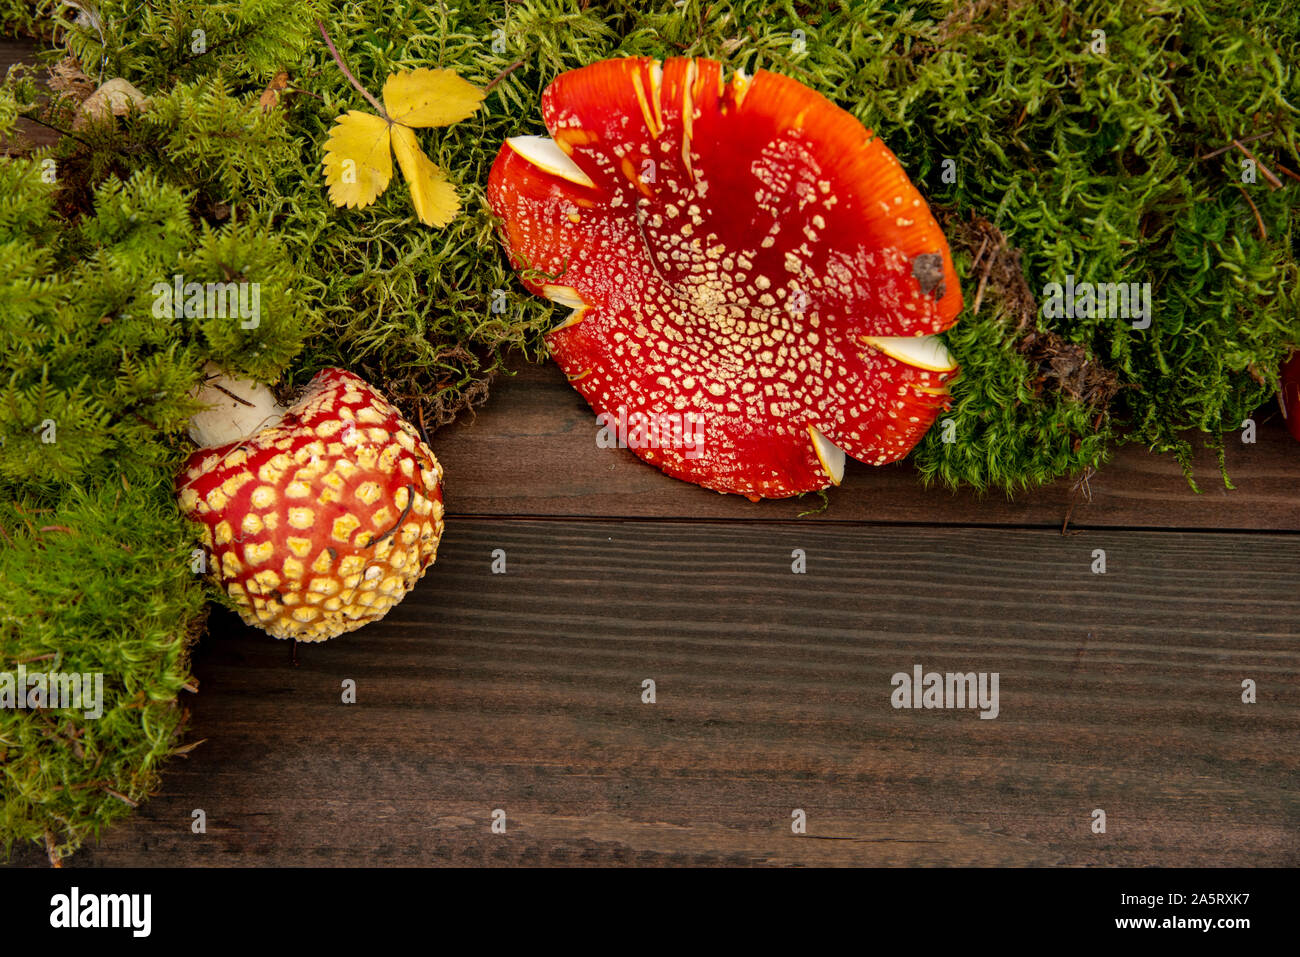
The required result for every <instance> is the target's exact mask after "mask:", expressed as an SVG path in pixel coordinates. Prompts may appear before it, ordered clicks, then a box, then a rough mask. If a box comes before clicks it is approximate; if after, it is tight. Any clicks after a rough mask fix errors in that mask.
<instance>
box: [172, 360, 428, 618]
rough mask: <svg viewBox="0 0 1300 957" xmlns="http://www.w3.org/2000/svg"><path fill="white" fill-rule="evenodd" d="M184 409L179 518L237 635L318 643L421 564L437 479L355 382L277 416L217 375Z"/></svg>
mask: <svg viewBox="0 0 1300 957" xmlns="http://www.w3.org/2000/svg"><path fill="white" fill-rule="evenodd" d="M210 371H216V370H211V367H210ZM197 398H198V400H199V402H200V403H202V404H203V405H205V406H206V407H207V410H206V411H204V412H200V413H199V414H198V415H197V416H195V417H194V419H192V420H191V422H190V432H191V435H192V436H193V437H194V439H195V441H196V442H198V443H199V445H201V446H204V448H200V449H199V450H198V451H196V452H194V454H192V455H191V456H190V457H189V459H188V460H187V461H186V463H185V466H184V468H183V469H182V470H181V473H180V475H179V476H178V478H177V493H178V497H179V500H180V506H181V511H183V512H184V513H185V515H186V516H188V517H189V518H191V519H194V520H196V521H198V522H200V523H201V525H202V529H203V532H202V534H203V543H204V545H205V546H206V547H207V551H208V554H209V557H210V574H211V576H212V577H213V579H214V580H215V581H216V582H217V583H218V584H219V585H220V586H221V587H222V588H223V589H224V590H225V592H226V594H227V595H229V596H230V597H231V599H233V601H234V603H235V607H236V610H237V611H238V612H239V615H240V617H241V618H243V619H244V621H246V622H248V624H250V625H255V626H257V627H259V628H262V629H264V630H265V631H267V632H268V633H269V634H271V635H274V636H275V637H276V638H293V639H296V640H298V641H324V640H325V639H327V638H333V637H334V636H336V635H340V634H343V633H344V632H347V631H353V630H355V629H357V628H360V627H361V626H362V625H364V624H366V623H367V622H370V621H375V620H377V619H379V618H382V617H383V616H384V615H385V614H386V613H387V612H388V609H390V608H391V607H392V606H393V605H395V604H397V603H398V602H399V601H401V600H402V598H403V596H404V595H405V594H406V593H407V592H408V591H410V589H411V588H412V586H414V584H415V583H416V581H418V580H419V579H420V577H421V576H422V575H423V574H424V572H425V569H427V568H428V567H429V565H431V564H432V563H433V560H434V557H435V555H436V554H437V551H438V539H439V538H440V537H441V536H442V489H441V481H442V469H441V467H440V466H439V465H438V461H437V459H435V458H434V457H433V453H432V452H431V451H430V450H429V447H428V446H427V445H425V443H424V442H423V441H422V440H421V439H420V436H419V433H418V432H417V431H416V430H415V427H414V426H412V425H411V424H410V423H409V422H407V421H405V420H404V419H403V418H402V417H401V416H400V415H399V414H398V413H397V410H396V409H394V408H393V407H392V406H391V405H389V403H388V402H386V401H385V400H384V398H383V396H381V395H380V394H379V393H378V392H377V391H376V390H375V389H373V388H372V387H371V386H369V385H367V384H366V383H365V382H364V381H363V380H362V379H360V378H358V377H357V376H355V375H353V374H352V373H350V372H346V371H344V370H343V369H325V370H323V371H322V372H320V373H318V374H317V375H316V377H315V378H314V379H312V380H311V382H310V383H309V384H308V386H307V388H306V390H305V391H304V392H303V393H302V395H301V397H300V398H299V399H298V401H297V402H296V403H295V404H294V405H292V406H291V407H289V408H287V409H286V408H284V407H283V406H281V405H279V404H278V403H277V402H276V401H275V397H274V396H273V395H272V394H271V391H270V390H269V389H268V388H267V387H266V386H264V385H261V384H260V383H256V382H246V381H244V382H232V381H230V380H228V379H226V378H225V377H224V376H221V375H220V374H219V372H218V373H217V374H214V375H213V376H212V377H210V378H209V379H208V381H207V382H206V384H205V386H204V387H203V389H202V390H201V391H200V392H199V394H198V396H197Z"/></svg>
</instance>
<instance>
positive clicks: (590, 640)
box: [0, 44, 1300, 866]
mask: <svg viewBox="0 0 1300 957" xmlns="http://www.w3.org/2000/svg"><path fill="white" fill-rule="evenodd" d="M14 51H15V47H14V46H13V45H12V44H11V45H9V46H8V47H4V46H3V45H0V61H4V60H5V59H6V58H8V59H9V60H11V61H12V60H13V59H16V58H18V57H19V55H21V51H19V53H18V54H15V52H14ZM3 65H4V63H3V62H0V67H3ZM1260 417H1261V420H1262V421H1261V425H1260V431H1259V441H1258V442H1257V443H1256V444H1254V445H1245V444H1242V443H1240V442H1233V443H1231V445H1230V448H1229V458H1228V464H1229V469H1230V472H1231V475H1232V478H1233V481H1234V482H1235V484H1236V486H1237V488H1236V490H1235V491H1228V490H1226V489H1225V488H1224V487H1223V484H1222V482H1221V481H1219V479H1218V477H1217V473H1216V470H1215V467H1214V463H1213V462H1212V460H1211V459H1210V457H1208V456H1205V457H1202V459H1201V462H1200V472H1199V478H1200V481H1201V484H1202V488H1203V489H1204V492H1203V493H1202V494H1200V495H1196V494H1193V493H1192V492H1191V491H1190V490H1189V489H1188V486H1187V484H1186V482H1185V481H1184V479H1183V477H1182V474H1181V471H1180V470H1179V468H1178V467H1177V465H1176V464H1175V463H1174V462H1173V461H1172V460H1171V459H1169V458H1156V457H1153V456H1150V455H1148V454H1146V453H1145V452H1144V451H1142V450H1141V449H1127V450H1125V451H1123V452H1122V453H1121V454H1120V455H1119V456H1118V457H1117V458H1116V460H1115V461H1114V462H1112V463H1111V464H1110V465H1109V466H1107V467H1106V468H1105V469H1104V470H1103V471H1102V472H1101V473H1100V474H1098V475H1097V476H1096V477H1094V478H1093V479H1092V481H1091V483H1090V492H1091V499H1090V501H1089V500H1088V497H1087V496H1086V495H1085V490H1084V489H1083V488H1082V487H1079V486H1076V485H1074V484H1072V483H1070V482H1062V483H1058V484H1057V485H1056V486H1053V487H1051V488H1048V489H1044V490H1040V491H1038V492H1035V493H1033V494H1027V495H1022V496H1019V497H1018V498H1017V499H1016V500H1015V501H1007V500H1006V499H1005V498H1004V497H1002V496H1000V495H991V496H987V497H985V498H982V499H981V498H979V497H976V496H974V495H971V494H957V495H954V494H951V493H949V492H946V491H943V490H938V489H933V490H928V491H927V490H924V489H922V488H920V487H919V485H918V482H917V479H916V476H915V473H914V472H912V471H911V470H910V468H909V467H907V466H904V465H899V466H891V467H886V468H881V469H873V468H870V467H867V466H862V465H858V464H857V463H853V462H850V464H849V472H848V475H847V477H846V480H845V483H844V485H843V486H842V487H841V488H840V489H838V490H833V491H832V492H831V493H830V507H829V508H828V509H827V510H826V511H825V512H823V513H821V514H819V515H816V516H810V517H804V518H800V517H798V516H799V512H801V511H804V510H806V509H807V508H809V507H810V503H809V502H808V501H807V500H805V501H802V502H793V501H785V502H765V503H761V504H753V503H750V502H748V501H745V500H743V499H735V498H731V497H723V496H719V495H717V494H715V493H712V492H708V491H705V490H703V489H700V488H697V487H694V486H691V485H687V484H684V483H681V482H677V481H674V480H672V479H669V478H666V477H665V476H663V475H661V474H660V473H659V472H657V471H655V470H654V469H652V468H650V467H648V466H645V465H643V464H641V463H640V462H639V461H638V460H636V458H635V457H634V456H633V455H632V454H631V453H630V452H627V451H618V450H600V449H597V448H596V446H595V433H596V426H595V422H594V417H593V416H592V414H591V412H590V410H589V409H588V408H587V407H586V405H585V403H584V402H583V401H582V399H581V398H580V397H579V396H578V395H577V393H576V392H574V391H573V390H572V389H571V388H570V387H569V386H568V385H567V384H566V383H565V382H564V379H563V377H562V376H561V375H560V374H559V372H558V371H557V370H556V369H555V368H554V367H550V366H545V367H521V369H520V371H519V374H518V375H517V376H516V377H514V378H513V379H511V380H509V381H502V382H500V383H498V385H497V388H496V390H495V392H494V394H493V397H492V398H491V399H490V401H489V403H488V405H487V407H486V408H485V409H483V410H482V411H481V412H480V413H479V414H478V416H477V417H476V418H474V419H471V420H467V421H465V422H463V423H460V424H458V425H456V426H454V427H451V428H449V429H446V430H444V431H442V432H440V433H439V434H437V435H436V436H435V437H434V448H435V451H436V452H437V454H438V456H439V458H440V459H441V460H442V462H443V465H444V467H445V468H446V472H447V476H448V480H447V486H446V501H447V507H448V513H449V514H448V522H447V533H446V536H445V538H444V539H443V544H442V547H441V551H440V554H439V558H438V562H437V564H436V565H435V566H434V567H433V568H432V569H431V570H430V572H429V574H428V575H427V576H426V577H425V579H424V580H423V581H422V582H421V584H420V585H419V586H418V587H417V589H416V590H415V591H414V592H413V593H412V594H411V595H410V596H408V598H407V599H406V600H405V602H403V603H402V604H401V605H399V606H398V607H397V608H395V609H394V610H393V611H392V612H391V613H390V614H389V616H388V617H387V618H386V619H385V620H384V621H382V622H380V623H378V624H374V625H371V626H368V627H366V628H365V629H363V630H362V631H360V632H357V633H354V634H351V635H346V636H343V637H340V638H338V639H335V640H333V641H331V642H328V643H327V644H325V645H320V646H301V647H300V648H299V649H298V659H299V660H298V664H297V665H295V664H293V663H292V662H291V660H290V655H289V646H288V645H287V644H286V643H283V642H277V641H275V640H273V639H270V638H267V637H265V636H264V635H262V634H261V633H260V632H255V631H253V630H251V629H248V628H246V627H244V626H243V625H242V624H241V623H240V622H239V621H238V620H237V619H235V618H233V617H232V616H230V615H227V614H225V613H217V614H215V615H214V616H213V618H212V621H211V628H210V633H209V634H208V635H207V637H206V638H204V640H203V641H202V642H201V644H200V645H199V647H198V648H197V649H196V652H195V659H194V671H195V675H196V676H197V679H198V682H199V688H200V690H199V693H198V694H195V695H187V696H186V700H185V704H186V706H187V707H188V708H189V709H190V710H191V712H192V716H193V717H192V731H191V740H196V741H197V740H200V739H202V741H203V743H202V744H201V745H199V746H198V747H197V748H196V749H195V750H194V751H193V752H192V753H191V755H190V756H189V757H188V758H186V759H183V760H176V761H173V762H172V763H171V765H170V766H169V767H168V769H167V772H166V774H165V777H164V779H163V780H164V783H163V789H162V791H161V793H159V794H158V795H157V796H156V797H154V798H153V799H152V800H150V801H149V802H147V803H145V804H144V805H143V806H142V807H141V808H140V809H139V811H138V812H136V813H135V814H134V815H133V816H132V818H130V819H129V820H128V821H127V822H126V823H124V824H122V825H119V826H118V827H116V828H114V829H111V830H110V831H109V832H108V833H107V834H106V835H105V837H104V838H103V840H102V842H100V843H99V844H98V845H88V846H87V847H86V848H85V849H84V850H83V851H82V852H81V853H80V854H78V855H77V856H76V857H75V858H73V860H72V861H71V862H70V863H71V865H72V866H120V865H150V864H181V865H253V864H280V865H373V864H400V865H417V864H456V865H477V864H566V865H567V864H741V865H751V864H806V865H819V864H922V865H940V864H948V865H952V864H956V865H963V864H972V865H1175V866H1176V865H1194V864H1195V865H1216V864H1241V865H1252V864H1270V865H1295V864H1297V863H1300V797H1297V795H1298V794H1300V674H1298V671H1300V669H1298V667H1297V665H1298V663H1300V658H1298V657H1297V650H1298V649H1297V637H1298V636H1300V625H1297V618H1298V617H1300V596H1298V594H1297V586H1298V583H1300V550H1298V549H1297V546H1298V545H1300V539H1297V532H1300V487H1298V486H1300V445H1297V444H1295V443H1294V442H1292V441H1291V440H1290V439H1289V438H1288V437H1287V436H1286V434H1285V432H1284V430H1283V429H1282V427H1281V425H1280V422H1279V421H1278V416H1277V414H1276V410H1275V409H1273V408H1269V409H1266V410H1261V414H1260ZM811 504H812V506H815V505H816V504H817V503H816V501H814V502H812V503H811ZM1072 507H1073V510H1072V513H1071V523H1070V533H1069V534H1064V535H1063V534H1062V522H1063V519H1064V518H1065V516H1066V514H1067V512H1071V508H1072ZM1098 548H1101V549H1105V552H1106V563H1107V571H1106V574H1104V575H1097V574H1093V573H1092V571H1091V566H1092V564H1093V551H1094V549H1098ZM495 549H503V550H504V551H505V554H506V568H507V570H506V573H505V574H492V572H491V562H492V553H493V550H495ZM795 549H803V550H804V553H805V554H806V561H807V571H806V573H805V574H794V573H793V572H792V570H791V562H792V552H793V551H794V550H795ZM915 664H921V665H923V666H924V668H925V669H926V670H927V671H929V670H935V671H941V672H942V671H963V672H965V671H989V672H993V671H996V672H998V674H999V675H1000V692H1001V693H1000V707H1001V713H1000V714H999V716H998V717H997V718H996V719H995V720H980V719H979V718H978V717H977V715H976V713H975V712H974V711H964V712H957V711H939V710H930V711H925V710H918V711H903V710H895V709H893V708H892V707H891V705H890V693H891V691H892V686H891V683H890V678H891V676H892V675H893V674H894V673H895V672H900V671H902V672H910V671H911V669H912V667H913V665H915ZM647 678H650V679H653V680H654V681H655V683H656V702H655V703H653V704H647V703H643V702H642V681H643V680H644V679H647ZM1246 678H1250V679H1253V680H1254V681H1255V682H1257V684H1258V689H1259V690H1258V702H1257V703H1255V704H1243V703H1242V701H1241V683H1242V681H1243V679H1246ZM345 679H352V680H353V681H355V682H356V687H357V703H356V704H352V705H345V704H343V703H342V702H341V687H342V682H343V681H344V680H345ZM1097 808H1100V809H1103V810H1104V811H1105V812H1106V825H1107V826H1106V832H1105V833H1104V834H1097V833H1093V832H1092V829H1091V824H1092V813H1093V811H1094V809H1097ZM195 809H202V810H203V811H204V812H205V814H206V819H207V831H206V833H204V834H194V833H192V831H191V820H192V812H193V811H194V810H195ZM497 809H500V810H502V811H504V812H505V822H506V830H505V833H493V831H492V829H491V820H492V815H493V812H494V810H497ZM795 809H802V810H803V811H804V812H805V814H806V818H807V833H806V834H795V833H793V832H792V829H791V820H792V818H791V814H792V812H793V811H794V810H795ZM12 863H14V864H19V865H24V864H25V865H35V866H44V865H45V857H44V854H43V852H42V851H41V850H40V849H38V848H35V847H27V848H19V849H17V850H16V851H15V853H14V856H13V859H12Z"/></svg>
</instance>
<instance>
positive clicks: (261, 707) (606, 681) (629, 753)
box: [15, 519, 1300, 866]
mask: <svg viewBox="0 0 1300 957" xmlns="http://www.w3.org/2000/svg"><path fill="white" fill-rule="evenodd" d="M1295 546H1296V539H1295V537H1294V536H1289V535H1271V534H1257V535H1235V534H1225V533H1199V534H1168V533H1155V532H1119V531H1096V532H1088V533H1085V534H1081V535H1077V536H1064V537H1063V536H1061V535H1059V534H1057V533H1055V532H1049V531H1034V530H1009V529H1005V530H1004V529H926V528H907V529H900V528H878V527H865V526H860V527H848V526H835V525H816V524H812V523H799V524H772V525H765V526H759V527H754V526H750V525H747V524H743V523H724V524H716V523H714V524H704V523H691V524H688V523H675V522H668V523H665V522H644V521H642V522H591V521H588V522H567V521H541V522H533V521H523V520H515V521H510V520H466V519H461V520H459V521H456V520H452V521H451V522H449V524H448V532H447V537H446V539H445V541H444V544H443V551H442V554H441V556H440V558H439V561H438V563H437V565H436V566H435V567H434V570H433V572H431V573H430V574H429V575H428V576H427V577H426V578H425V579H424V581H423V582H421V584H420V585H419V586H418V587H417V589H416V590H415V591H414V592H413V593H412V594H411V595H410V596H409V597H408V598H407V600H406V601H405V602H404V603H402V604H401V605H399V606H398V607H397V608H395V609H394V610H393V612H392V613H391V614H390V615H389V616H388V618H387V619H385V620H384V621H382V622H380V623H378V624H375V625H372V626H369V627H367V628H366V629H365V630H364V631H362V632H358V633H355V634H353V635H348V636H344V637H342V638H339V639H335V640H334V641H331V642H329V643H327V644H325V645H321V646H311V647H307V646H302V647H300V648H299V658H300V664H299V665H298V666H297V667H294V666H293V665H292V664H291V663H290V661H289V646H288V645H287V644H285V643H282V642H277V641H273V640H271V639H269V638H265V637H263V636H261V635H260V634H257V633H254V632H252V631H250V630H249V629H246V628H244V627H243V626H242V625H240V624H239V623H238V622H237V621H236V620H235V619H233V618H231V617H229V616H226V615H225V614H224V613H223V614H221V615H219V616H216V617H214V620H213V627H212V633H211V634H210V635H208V637H207V638H206V639H204V641H203V643H202V645H201V647H200V649H199V652H198V657H197V661H196V674H197V676H198V678H199V680H200V693H199V694H198V695H196V696H193V697H191V698H190V699H189V703H190V706H191V707H192V709H193V714H194V721H193V737H194V738H195V739H198V738H204V739H206V742H205V743H204V744H202V745H201V746H199V747H198V748H197V749H196V750H195V751H194V752H193V754H192V755H191V756H190V757H189V758H188V760H184V761H178V762H175V763H174V764H173V766H172V767H171V769H170V770H169V771H168V773H167V774H166V776H165V778H164V792H163V793H162V794H160V795H159V796H158V797H156V798H155V799H153V800H152V801H150V802H148V803H146V804H145V805H144V806H142V808H141V809H140V811H139V812H138V813H137V814H136V815H135V816H134V817H133V818H132V819H131V820H129V821H128V822H126V823H125V824H124V825H122V826H120V827H118V828H116V829H114V830H112V831H110V832H109V833H108V835H107V836H106V837H105V839H104V841H103V843H102V844H101V845H99V846H98V847H91V848H87V849H86V850H85V851H83V852H82V853H81V854H80V855H79V856H78V857H77V858H75V859H74V861H73V863H74V865H77V866H96V865H99V866H103V865H143V864H159V863H168V864H198V865H249V864H282V865H365V864H401V865H417V864H457V865H476V864H488V865H490V864H566V865H577V864H806V865H816V864H887V865H894V864H909V865H939V864H955V865H964V864H979V865H1031V864H1043V865H1061V864H1070V865H1079V864H1089V865H1114V864H1126V865H1221V864H1245V865H1251V864H1273V865H1295V864H1297V863H1300V796H1298V795H1300V750H1298V749H1297V747H1296V741H1297V740H1300V673H1298V669H1297V667H1296V665H1297V658H1296V644H1295V641H1296V637H1297V625H1296V621H1297V617H1298V615H1300V599H1298V598H1297V592H1296V583H1297V581H1300V554H1298V553H1297V550H1296V547H1295ZM496 548H501V549H504V550H505V552H506V556H507V573H506V574H504V575H493V574H491V573H490V561H491V552H492V550H493V549H496ZM794 548H802V549H804V550H805V551H806V554H807V573H806V574H803V575H796V574H793V573H792V571H791V552H792V549H794ZM1095 548H1104V549H1105V550H1106V553H1107V573H1106V574H1105V575H1096V574H1093V573H1092V572H1091V571H1090V566H1091V563H1092V552H1093V549H1095ZM918 663H919V664H921V665H923V666H924V668H925V669H926V670H936V671H941V672H942V671H950V670H951V671H963V672H964V671H987V672H994V671H996V672H998V673H999V675H1000V714H999V716H998V717H997V718H996V719H993V720H981V719H979V718H978V717H977V715H976V713H975V712H973V711H961V712H958V711H940V710H919V711H904V710H895V709H894V708H893V707H891V705H890V693H891V691H892V687H891V684H890V679H891V675H893V674H894V673H895V672H900V671H901V672H910V670H911V668H912V666H913V665H914V664H918ZM345 678H351V679H354V680H355V681H356V682H357V697H358V703H357V704H355V705H343V704H341V703H340V687H341V682H342V681H343V679H345ZM645 678H653V679H654V680H655V681H656V683H657V698H658V700H657V703H655V704H644V703H642V701H641V682H642V680H643V679H645ZM1243 678H1252V679H1254V680H1256V681H1257V682H1258V685H1259V702H1258V703H1257V704H1254V705H1247V704H1243V703H1242V702H1241V681H1242V679H1243ZM1098 807H1100V808H1103V809H1105V811H1106V813H1107V818H1108V821H1107V823H1108V828H1107V832H1106V833H1105V834H1093V833H1091V831H1090V828H1089V825H1090V820H1091V818H1090V815H1091V812H1092V811H1093V809H1094V808H1098ZM194 808H203V809H204V810H205V811H206V813H207V817H208V832H207V834H205V835H195V834H192V833H191V832H190V820H191V817H190V815H191V811H192V810H193V809H194ZM496 808H501V809H503V810H505V812H506V814H507V833H506V834H504V835H494V834H492V833H491V831H490V817H491V813H492V811H493V809H496ZM795 808H802V809H804V810H805V811H806V813H807V817H808V833H807V834H806V835H803V836H796V835H794V834H793V833H792V832H791V828H790V822H791V812H792V810H793V809H795ZM15 862H17V863H23V862H25V863H40V856H39V854H38V853H36V852H35V851H30V852H29V851H24V852H22V853H20V854H18V855H16V857H15Z"/></svg>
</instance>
